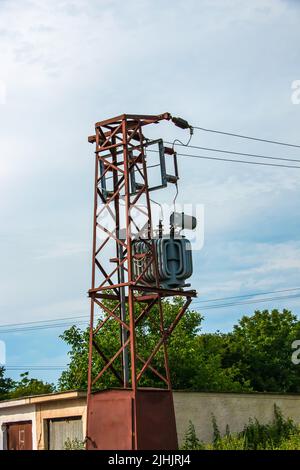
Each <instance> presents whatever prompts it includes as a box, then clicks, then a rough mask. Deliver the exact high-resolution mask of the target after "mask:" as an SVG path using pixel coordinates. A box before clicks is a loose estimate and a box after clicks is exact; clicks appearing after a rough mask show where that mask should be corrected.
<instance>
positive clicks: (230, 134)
mask: <svg viewBox="0 0 300 470" xmlns="http://www.w3.org/2000/svg"><path fill="white" fill-rule="evenodd" d="M192 127H193V129H198V130H200V131H204V132H213V133H215V134H222V135H229V136H231V137H239V138H241V139H248V140H256V141H258V142H266V143H268V144H276V145H284V146H286V147H294V148H300V145H296V144H289V143H287V142H280V141H278V140H267V139H260V138H258V137H250V136H248V135H242V134H234V133H232V132H224V131H218V130H216V129H207V128H205V127H199V126H192Z"/></svg>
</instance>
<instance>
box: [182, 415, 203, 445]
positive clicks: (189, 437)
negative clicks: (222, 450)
mask: <svg viewBox="0 0 300 470" xmlns="http://www.w3.org/2000/svg"><path fill="white" fill-rule="evenodd" d="M204 448H205V447H204V445H203V443H202V442H201V441H200V440H199V439H198V437H197V435H196V430H195V426H194V425H193V423H192V421H189V426H188V429H187V431H186V433H185V437H184V442H183V446H182V449H183V450H204Z"/></svg>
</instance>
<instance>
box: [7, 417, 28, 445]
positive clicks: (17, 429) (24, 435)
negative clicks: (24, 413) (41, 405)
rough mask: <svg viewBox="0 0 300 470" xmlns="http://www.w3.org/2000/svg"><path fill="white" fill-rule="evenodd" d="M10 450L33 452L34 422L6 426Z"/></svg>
mask: <svg viewBox="0 0 300 470" xmlns="http://www.w3.org/2000/svg"><path fill="white" fill-rule="evenodd" d="M6 433H7V449H8V450H32V422H31V421H30V422H29V421H27V422H18V423H8V424H6Z"/></svg>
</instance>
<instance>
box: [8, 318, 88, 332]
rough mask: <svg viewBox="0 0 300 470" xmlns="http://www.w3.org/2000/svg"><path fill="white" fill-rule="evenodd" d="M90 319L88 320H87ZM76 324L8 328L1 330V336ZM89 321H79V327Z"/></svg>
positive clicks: (77, 323)
mask: <svg viewBox="0 0 300 470" xmlns="http://www.w3.org/2000/svg"><path fill="white" fill-rule="evenodd" d="M87 319H88V318H87ZM72 324H74V322H69V323H55V324H52V323H50V324H45V325H36V326H28V327H26V326H25V327H20V328H18V327H16V328H8V329H6V330H0V333H1V334H6V333H19V332H24V331H36V330H47V329H50V328H65V327H68V326H71V325H72ZM87 324H88V321H77V322H76V326H77V325H87Z"/></svg>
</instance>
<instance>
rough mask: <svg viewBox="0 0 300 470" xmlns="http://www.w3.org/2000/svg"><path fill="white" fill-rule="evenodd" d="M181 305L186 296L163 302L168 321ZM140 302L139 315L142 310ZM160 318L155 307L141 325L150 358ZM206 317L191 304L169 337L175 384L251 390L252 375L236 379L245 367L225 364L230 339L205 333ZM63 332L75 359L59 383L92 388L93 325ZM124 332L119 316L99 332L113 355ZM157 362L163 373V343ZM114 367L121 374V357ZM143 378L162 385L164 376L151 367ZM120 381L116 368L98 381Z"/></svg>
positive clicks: (140, 342)
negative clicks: (90, 346) (224, 352)
mask: <svg viewBox="0 0 300 470" xmlns="http://www.w3.org/2000/svg"><path fill="white" fill-rule="evenodd" d="M107 305H109V306H110V307H113V305H114V304H113V303H109V302H108V304H107ZM181 305H182V300H181V299H176V300H175V301H174V302H169V301H164V302H163V309H164V320H165V326H166V327H167V326H168V325H170V324H171V322H172V321H173V319H174V317H175V315H176V314H177V312H178V309H179V308H180V306H181ZM138 308H139V307H137V311H136V316H138V314H139V310H138ZM103 318H105V314H103V316H102V319H103ZM158 318H159V312H158V311H154V312H153V314H152V315H151V317H148V318H146V319H145V321H143V323H142V324H141V325H139V327H138V328H137V332H136V342H137V351H138V353H139V355H140V356H142V357H143V358H144V359H147V358H148V356H149V355H150V353H151V351H152V350H153V348H154V345H155V344H156V342H157V340H158V337H159V322H158ZM202 319H203V317H202V316H201V314H200V313H199V312H196V311H195V310H192V309H188V310H187V312H186V313H185V315H184V316H183V318H182V319H181V321H180V322H179V324H178V326H177V327H176V329H175V330H174V332H173V334H172V335H171V337H170V339H169V340H168V357H169V364H170V372H171V381H172V385H173V388H174V389H190V390H214V391H216V390H220V391H222V390H223V391H224V390H228V391H232V390H236V391H240V390H249V384H248V383H247V382H246V381H244V380H241V381H238V380H237V379H236V377H237V376H238V375H239V371H236V368H235V367H234V366H232V367H230V368H228V369H227V370H224V368H223V366H222V357H221V354H220V350H221V349H222V347H223V343H224V339H223V337H222V336H221V335H219V334H216V335H210V336H209V335H199V333H200V327H201V322H202ZM61 338H62V339H63V340H64V341H65V342H66V343H67V344H68V345H69V346H70V351H69V357H70V363H69V366H68V368H67V370H65V371H64V372H63V373H62V375H61V377H60V379H59V388H60V389H63V390H68V389H86V387H87V364H88V342H89V331H88V329H86V330H84V331H82V330H81V329H79V328H78V327H76V326H72V327H71V328H69V329H68V330H66V331H65V332H64V333H63V335H62V336H61ZM119 338H120V331H119V326H118V324H117V323H116V322H115V321H107V322H106V324H105V330H103V332H102V333H101V334H100V335H99V337H98V345H99V347H100V348H101V351H102V352H103V353H104V354H105V355H106V356H107V357H112V356H113V354H114V353H115V352H116V351H117V349H118V344H119ZM204 338H205V340H204ZM208 346H209V347H208ZM94 358H95V359H94V362H93V375H94V377H95V376H96V373H97V371H99V370H100V367H101V366H102V365H103V364H104V362H103V361H102V359H101V358H99V357H97V355H96V354H95V355H94ZM152 365H153V366H154V367H155V368H156V369H157V370H158V371H159V372H161V373H163V370H164V369H163V366H164V356H163V350H162V348H161V349H160V350H159V352H158V353H157V354H156V356H155V358H154V360H153V362H152ZM114 367H115V368H116V369H117V371H118V372H119V374H120V375H121V361H120V360H118V359H117V360H116V361H115V363H114ZM99 382H100V381H99ZM140 384H141V385H143V386H158V385H161V382H160V381H159V379H157V377H156V376H155V375H153V374H152V373H150V374H148V375H145V376H144V377H143V378H142V381H141V382H140ZM117 385H118V381H117V379H116V378H115V376H114V375H113V374H112V373H111V372H106V373H105V374H104V375H103V376H102V378H101V383H98V384H97V386H98V387H99V388H107V387H114V386H117Z"/></svg>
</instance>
